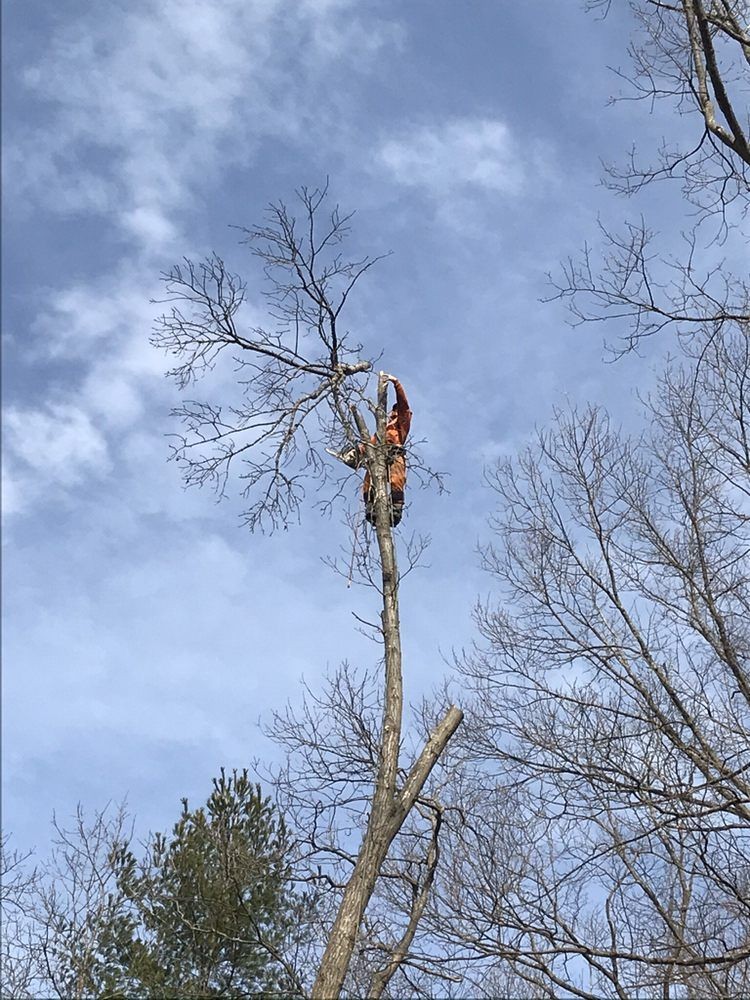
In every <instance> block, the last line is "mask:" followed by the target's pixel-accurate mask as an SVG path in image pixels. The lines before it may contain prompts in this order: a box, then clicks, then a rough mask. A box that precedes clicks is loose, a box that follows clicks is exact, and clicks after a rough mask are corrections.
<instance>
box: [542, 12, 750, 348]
mask: <svg viewBox="0 0 750 1000" xmlns="http://www.w3.org/2000/svg"><path fill="white" fill-rule="evenodd" d="M589 6H590V7H593V8H601V9H604V10H605V11H606V10H608V9H609V6H610V5H609V3H608V2H599V0H596V2H594V3H592V4H590V5H589ZM630 6H631V9H632V11H633V13H634V15H635V18H636V21H637V24H638V28H639V30H638V31H637V33H636V36H635V39H634V41H633V42H632V43H631V45H630V50H629V54H630V58H631V64H632V70H630V71H628V70H621V71H619V75H620V77H621V78H622V79H623V80H624V81H625V84H626V89H625V92H624V94H623V95H622V99H626V98H628V97H630V98H632V97H636V98H641V99H644V100H648V101H650V102H655V101H663V102H666V103H667V105H668V106H670V107H671V108H672V109H673V110H674V111H676V112H678V113H679V115H680V116H681V118H682V117H684V118H685V120H686V125H691V124H692V121H693V120H696V119H697V120H698V121H699V122H700V126H699V128H698V129H697V130H696V131H695V132H694V133H692V134H691V137H690V138H689V139H687V140H682V142H687V146H686V148H683V146H682V145H681V144H680V143H679V142H675V141H673V140H666V139H665V140H664V141H663V143H662V146H661V148H660V150H659V153H658V157H657V162H656V163H655V164H653V165H650V166H644V165H643V164H642V157H643V153H642V151H641V150H637V149H633V150H632V151H631V152H630V155H629V157H628V159H627V161H626V164H625V166H624V167H623V166H616V165H610V166H609V167H607V172H606V175H605V183H606V184H608V185H609V186H610V187H612V188H613V189H615V190H617V191H620V192H621V193H623V194H625V195H628V196H633V195H637V194H638V193H639V192H640V191H642V190H643V188H644V187H645V186H646V185H648V184H651V183H659V182H664V181H677V182H678V183H680V184H681V186H682V193H683V194H684V196H685V197H686V198H687V199H688V201H689V202H690V204H691V205H692V206H693V211H692V213H691V215H690V216H688V217H687V218H686V219H685V220H684V221H683V223H682V225H686V226H687V228H686V229H685V230H684V231H683V235H682V241H683V242H682V246H680V245H679V243H678V244H677V245H676V246H675V245H674V243H673V244H672V245H671V246H669V247H668V248H667V249H665V248H664V244H663V240H662V239H660V236H659V233H658V232H657V231H656V229H655V227H654V226H653V225H650V224H649V223H648V222H647V220H646V219H644V218H643V217H642V216H641V217H639V218H636V219H632V220H631V221H630V222H629V223H628V224H627V225H626V227H625V228H624V230H620V231H618V230H614V229H612V228H611V227H609V226H606V225H604V224H600V239H599V241H598V245H589V244H586V246H585V247H584V250H583V252H582V253H581V255H580V256H579V257H571V258H570V259H569V260H568V261H567V262H566V263H565V264H564V265H563V268H562V273H561V274H560V275H559V276H555V277H551V278H550V280H551V283H552V285H553V287H554V289H555V292H554V296H553V297H557V298H561V299H564V300H565V301H566V302H567V303H568V305H569V306H570V310H571V314H572V317H573V322H574V323H585V322H597V323H599V322H604V321H607V322H614V323H615V324H616V329H617V331H618V333H617V336H618V338H619V345H618V346H617V347H616V348H615V351H616V353H622V352H624V351H628V350H631V349H633V348H635V347H637V346H638V344H639V343H641V342H642V341H643V340H644V339H645V338H648V337H650V336H653V335H654V334H656V333H659V332H661V331H662V330H665V329H667V328H669V329H672V330H674V331H677V332H678V333H680V334H683V335H688V336H690V335H692V334H693V333H695V332H697V331H704V330H719V329H720V328H722V327H724V326H725V325H729V326H735V325H737V324H739V325H742V326H745V327H746V326H747V324H748V322H749V321H750V288H749V286H748V283H747V280H746V277H745V274H744V272H743V273H738V274H732V273H731V272H729V273H728V272H727V268H726V263H725V261H724V260H723V259H722V258H721V256H720V254H719V253H718V250H719V248H720V246H721V244H722V243H724V242H725V241H727V240H728V239H729V238H730V237H733V236H734V230H735V229H736V227H738V226H741V225H742V221H743V219H744V218H745V214H746V210H747V203H748V194H749V193H750V188H749V181H750V174H749V173H748V171H749V170H750V118H749V115H750V112H749V110H748V85H749V84H750V27H749V25H750V7H749V6H748V4H747V3H746V2H744V0H738V2H728V0H711V2H709V3H704V2H703V0H683V2H681V3H676V4H671V3H661V2H658V0H635V2H633V3H631V5H630ZM679 120H681V119H678V121H679ZM707 244H708V245H709V246H710V245H711V244H713V250H714V251H715V252H713V253H710V254H709V253H707V252H706V251H707Z"/></svg>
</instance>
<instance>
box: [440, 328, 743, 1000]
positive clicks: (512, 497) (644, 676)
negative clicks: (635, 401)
mask: <svg viewBox="0 0 750 1000" xmlns="http://www.w3.org/2000/svg"><path fill="white" fill-rule="evenodd" d="M748 379H750V349H749V347H748V341H747V339H746V338H745V337H739V336H735V337H724V338H721V339H719V338H713V339H712V340H711V341H710V343H707V344H705V345H704V349H702V350H701V351H700V353H699V356H698V357H694V358H691V359H688V362H687V363H686V364H683V365H678V364H676V363H675V364H673V365H672V366H670V367H669V368H668V369H667V371H666V372H665V374H664V375H663V378H662V380H661V382H660V384H659V386H658V389H657V391H656V392H655V393H654V395H653V398H652V399H651V400H650V401H649V404H648V415H649V418H650V430H649V431H648V433H647V434H645V435H644V436H643V437H642V438H640V439H635V440H633V439H629V438H627V437H626V436H624V435H623V434H622V433H620V432H618V431H617V429H616V428H614V427H613V426H612V424H611V422H610V421H609V419H608V418H607V415H606V413H605V412H603V411H601V410H596V409H589V410H587V411H585V412H580V413H578V412H570V413H562V412H561V413H559V414H558V417H557V421H556V424H555V426H554V428H553V429H552V430H550V431H542V432H540V434H539V436H538V438H537V441H536V443H535V444H534V445H532V446H531V447H529V448H528V449H527V450H526V451H525V452H524V453H523V454H522V455H521V456H520V457H519V458H518V459H517V460H516V461H509V462H507V463H505V464H503V465H502V466H501V467H499V468H498V469H497V470H496V472H495V473H493V475H492V477H491V485H492V486H493V488H494V489H495V490H496V492H497V494H498V497H499V500H500V508H499V512H498V514H497V515H496V517H495V519H494V522H493V523H494V527H495V529H496V536H497V540H496V542H495V543H493V544H492V545H488V546H487V547H485V549H484V550H483V559H484V564H485V566H486V568H487V569H488V570H489V571H490V572H491V573H492V574H493V576H494V577H495V578H496V580H497V582H498V584H499V585H500V587H501V588H502V593H503V595H504V598H505V600H504V602H503V603H502V604H501V605H500V606H493V605H492V604H485V605H482V606H480V607H479V608H478V609H477V621H478V625H479V628H480V632H481V635H482V637H483V642H482V643H481V644H480V645H479V646H478V647H477V650H476V652H475V653H473V654H471V655H469V656H467V657H466V658H465V659H464V660H463V661H462V663H461V672H462V675H463V677H464V679H465V682H466V684H467V685H469V687H470V688H471V689H472V690H473V691H474V693H475V698H474V700H473V701H472V703H471V706H470V709H469V710H468V713H467V721H466V724H465V727H464V729H463V730H462V732H463V738H462V740H461V744H462V750H463V752H464V759H465V761H466V762H467V764H468V765H469V774H470V775H473V777H471V780H470V781H469V787H471V786H472V785H473V787H474V789H475V790H474V792H473V795H471V796H469V795H466V794H464V795H463V797H462V799H461V801H460V806H461V808H462V809H463V810H464V819H465V826H464V827H463V829H462V830H460V831H454V833H453V838H452V841H451V848H450V851H449V852H448V849H447V846H446V845H444V848H443V849H444V853H445V852H448V853H449V855H450V863H449V865H448V867H447V868H446V869H444V870H443V871H442V873H441V875H440V877H439V879H438V890H437V897H436V903H435V912H434V915H433V918H432V923H431V928H430V929H431V930H432V931H433V932H434V934H435V935H436V936H437V937H443V938H444V939H445V940H446V941H449V942H450V943H451V944H452V945H453V947H455V948H456V949H457V952H458V956H461V957H463V958H465V959H466V960H467V962H468V963H469V965H468V968H469V969H470V968H471V963H472V962H474V963H477V964H478V965H479V967H480V968H482V967H483V964H484V962H485V961H486V962H489V963H490V964H493V963H497V964H498V965H499V967H500V968H502V967H503V966H504V964H505V963H506V962H508V963H510V965H511V967H512V968H513V970H514V971H515V972H516V973H517V974H518V975H519V976H521V977H523V978H526V979H527V980H528V981H529V982H530V983H533V984H536V985H538V986H539V988H540V990H542V992H543V994H544V995H549V996H552V995H558V994H557V993H556V990H558V989H563V990H566V991H570V992H571V993H572V994H573V995H576V996H582V997H617V996H619V997H624V996H628V997H630V996H638V997H650V996H654V997H656V996H665V997H666V996H674V997H680V996H690V997H716V998H718V997H726V996H744V995H746V994H747V993H748V991H749V990H750V945H749V944H748V942H749V941H750V895H749V894H748V857H749V856H750V673H748V662H749V660H750V558H749V556H750V531H749V529H750V443H749V441H748V435H747V431H748V426H749V424H750V409H749V408H748V400H747V397H746V392H745V390H746V387H747V384H748ZM477 763H478V764H479V766H478V767H477ZM466 780H469V779H468V778H467V779H466ZM488 788H489V789H490V790H489V791H488ZM493 789H494V790H493ZM470 870H471V871H472V872H473V875H470ZM457 964H458V963H457ZM469 974H470V973H469ZM475 981H476V980H475Z"/></svg>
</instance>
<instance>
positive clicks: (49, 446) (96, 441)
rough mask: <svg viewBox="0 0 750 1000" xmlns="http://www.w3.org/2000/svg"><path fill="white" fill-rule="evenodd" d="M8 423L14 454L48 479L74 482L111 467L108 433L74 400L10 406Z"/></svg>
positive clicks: (7, 438) (7, 439)
mask: <svg viewBox="0 0 750 1000" xmlns="http://www.w3.org/2000/svg"><path fill="white" fill-rule="evenodd" d="M4 424H5V444H6V447H7V448H8V450H9V452H10V455H11V456H12V458H13V459H15V460H16V461H17V462H18V463H19V464H20V465H21V466H22V467H24V466H25V467H26V469H27V470H29V471H31V472H33V473H35V475H36V476H37V477H38V478H41V479H43V480H44V481H45V482H52V483H57V484H59V485H62V486H73V485H75V484H77V483H78V482H79V481H80V480H81V479H82V477H83V476H84V475H89V474H92V473H93V474H98V475H101V474H102V473H104V472H106V471H107V470H108V469H109V467H110V459H109V453H108V449H107V443H106V441H105V439H104V436H103V435H102V433H101V432H100V431H99V429H98V428H97V427H95V426H94V424H93V423H92V421H91V419H90V417H89V416H88V415H87V414H86V413H84V412H83V411H82V410H81V409H79V408H77V407H76V406H73V405H72V404H69V403H51V404H49V405H48V406H46V407H45V408H43V409H33V408H25V409H22V408H20V407H9V408H8V409H7V410H6V412H5V415H4ZM19 502H20V501H16V503H17V504H18V503H19Z"/></svg>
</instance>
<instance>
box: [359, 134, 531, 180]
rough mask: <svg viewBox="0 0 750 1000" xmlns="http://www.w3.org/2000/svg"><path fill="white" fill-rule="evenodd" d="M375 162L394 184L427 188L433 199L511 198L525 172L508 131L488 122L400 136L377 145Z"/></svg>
mask: <svg viewBox="0 0 750 1000" xmlns="http://www.w3.org/2000/svg"><path fill="white" fill-rule="evenodd" d="M378 161H379V162H380V164H381V165H382V166H384V167H385V168H386V169H387V170H388V171H389V172H390V173H391V175H392V176H393V178H394V179H395V180H396V181H397V182H398V183H399V184H403V185H407V186H410V187H422V188H427V189H429V190H430V191H431V192H433V193H434V194H435V195H438V196H439V195H445V194H447V193H449V192H452V191H454V190H456V189H461V188H476V189H485V190H487V191H492V192H495V193H497V192H500V193H503V194H515V193H517V192H519V191H520V190H521V188H522V187H523V185H524V178H525V171H526V169H527V163H526V161H525V157H524V156H523V155H522V150H521V149H520V147H519V144H518V143H517V142H516V140H515V138H514V137H513V135H512V134H511V131H510V129H509V128H508V126H507V125H506V124H504V123H503V122H501V121H498V120H497V119H490V118H463V119H459V120H454V121H450V122H447V123H444V124H440V125H435V126H431V125H424V126H422V127H420V128H417V129H414V130H411V131H409V132H404V133H402V134H400V135H398V136H396V137H394V138H391V139H388V140H386V141H385V142H383V143H382V144H381V146H380V149H379V151H378Z"/></svg>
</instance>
